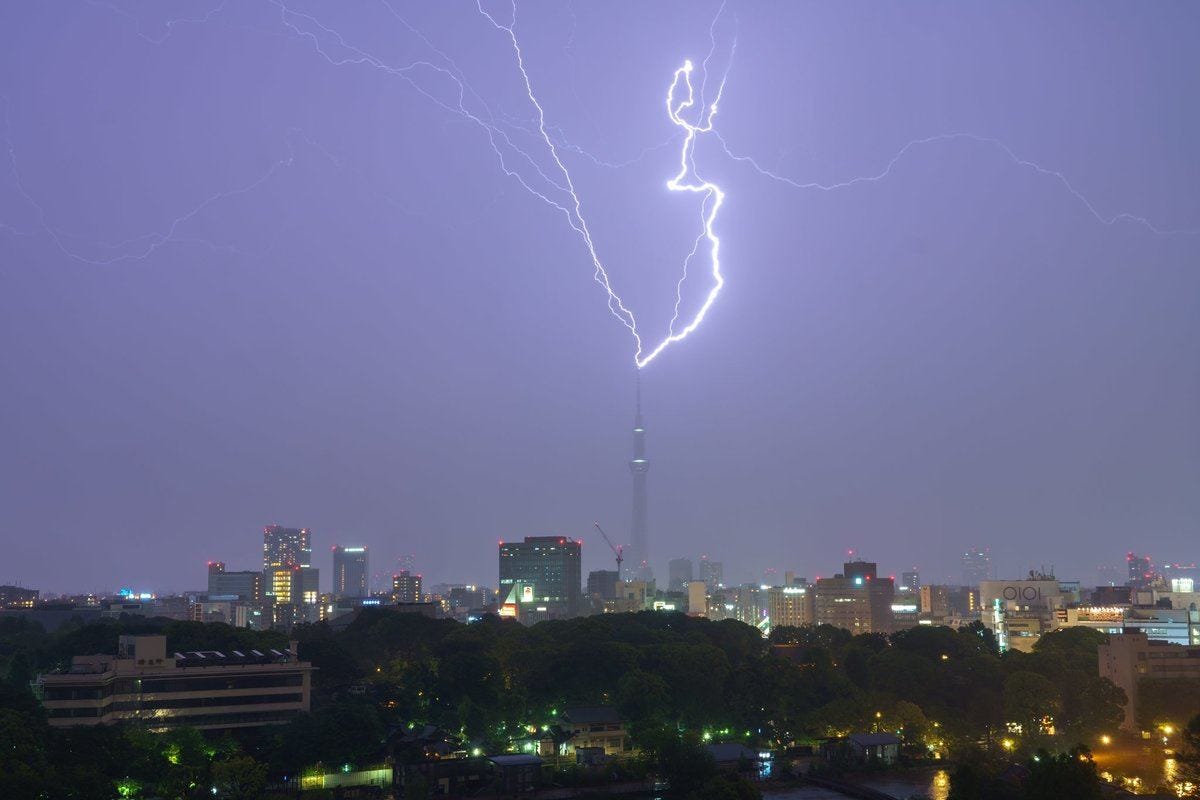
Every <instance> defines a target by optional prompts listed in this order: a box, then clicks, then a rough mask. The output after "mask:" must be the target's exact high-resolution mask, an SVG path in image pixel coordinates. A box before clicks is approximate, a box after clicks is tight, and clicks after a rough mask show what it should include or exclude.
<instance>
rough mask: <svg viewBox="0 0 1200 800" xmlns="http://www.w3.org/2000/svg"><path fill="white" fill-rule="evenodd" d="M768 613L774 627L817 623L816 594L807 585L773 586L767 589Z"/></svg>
mask: <svg viewBox="0 0 1200 800" xmlns="http://www.w3.org/2000/svg"><path fill="white" fill-rule="evenodd" d="M767 613H768V615H769V616H770V617H771V627H772V628H782V627H784V626H791V627H800V626H801V625H815V624H816V621H817V609H816V602H815V595H814V593H813V592H812V591H811V590H810V589H809V587H807V586H795V585H792V586H772V587H771V588H770V589H768V590H767Z"/></svg>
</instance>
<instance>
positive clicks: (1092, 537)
mask: <svg viewBox="0 0 1200 800" xmlns="http://www.w3.org/2000/svg"><path fill="white" fill-rule="evenodd" d="M484 9H485V10H487V11H489V12H491V13H492V14H494V15H495V17H496V19H497V20H498V21H501V22H502V23H504V24H507V23H508V21H509V20H510V19H511V9H510V6H509V5H508V3H507V2H503V1H502V2H494V1H488V0H485V3H484ZM719 9H720V5H719V3H695V2H678V3H653V4H650V3H645V2H640V1H639V2H621V3H615V2H527V1H526V0H520V1H519V2H518V5H517V16H516V26H515V33H516V36H517V38H518V40H519V42H520V46H521V50H522V55H523V59H524V64H525V67H526V69H527V71H528V74H529V79H530V81H531V84H532V86H533V90H534V93H535V94H536V96H537V99H538V100H539V101H540V104H541V106H542V108H543V109H544V111H545V119H546V125H547V127H548V130H549V132H550V137H551V138H552V140H553V141H554V142H555V143H556V145H558V146H559V152H560V154H561V157H562V160H563V163H564V164H565V165H566V166H567V167H568V168H569V170H570V174H571V177H572V179H573V181H574V184H575V186H576V189H577V192H578V195H579V197H580V199H581V201H582V209H583V213H584V216H585V217H586V218H587V220H588V223H589V225H590V229H591V231H592V234H593V236H594V239H595V244H596V248H597V250H598V252H599V253H600V255H601V257H602V258H603V259H604V261H605V264H606V265H607V267H608V268H609V273H610V275H611V277H612V281H613V284H614V287H615V288H616V289H617V291H618V292H620V293H621V296H622V297H623V298H624V300H625V301H626V303H627V304H628V305H629V306H630V308H632V309H633V310H634V312H635V313H636V314H637V315H638V320H639V324H640V325H641V326H643V330H645V331H647V332H648V333H647V334H646V335H647V336H648V337H649V338H653V339H657V338H661V337H662V336H663V335H665V333H666V331H667V326H668V323H669V321H670V319H671V314H672V307H673V305H674V300H675V298H674V287H675V282H676V281H677V280H678V278H679V275H680V268H681V264H682V261H683V258H684V256H685V255H686V254H687V252H688V250H689V249H690V248H691V246H692V243H693V240H694V237H696V235H697V234H698V233H699V212H700V204H699V198H698V196H696V195H683V194H679V193H674V192H671V191H668V189H667V188H666V182H667V180H668V179H670V178H671V177H672V176H673V175H675V174H676V173H677V172H678V170H679V158H680V147H681V145H682V137H681V135H680V129H678V128H676V127H674V126H673V125H672V124H671V121H670V120H669V118H668V116H667V113H666V108H665V98H666V91H667V87H668V85H669V84H670V80H671V76H672V72H673V71H674V70H675V69H676V68H678V67H679V66H680V65H681V64H682V63H683V60H684V59H686V58H690V59H692V60H693V61H694V62H695V63H696V64H697V68H698V69H699V66H700V64H701V62H702V61H703V60H704V59H705V57H706V55H707V54H708V53H709V50H710V47H712V46H713V43H715V48H713V53H714V55H713V58H712V60H711V63H710V74H709V91H710V95H711V91H712V89H713V88H714V85H715V83H717V82H718V81H719V79H720V77H721V75H722V74H723V73H724V72H725V69H726V67H728V68H729V71H728V82H727V84H726V86H725V91H724V95H723V97H722V101H721V105H720V111H719V114H718V115H717V117H716V119H715V134H719V135H720V138H719V139H718V138H717V136H716V135H715V134H709V135H703V136H701V137H700V139H699V140H698V141H697V145H696V150H695V162H696V167H697V169H698V170H699V172H700V173H702V174H703V176H704V177H705V178H707V179H709V180H712V181H713V182H715V183H717V184H719V185H720V186H721V188H722V189H723V190H724V192H725V194H726V198H725V204H724V206H723V208H722V209H721V212H720V216H719V217H718V219H717V222H716V226H715V228H716V232H717V234H718V235H719V236H720V237H721V243H722V245H721V246H722V249H721V262H722V268H723V272H724V274H725V277H726V279H727V283H726V285H725V288H724V290H723V292H722V294H721V295H720V297H719V298H718V299H717V301H716V303H715V304H714V305H713V306H712V308H711V310H710V312H709V314H708V316H707V318H706V320H705V321H704V323H703V325H702V326H701V327H700V328H699V329H698V330H697V331H696V332H695V333H694V334H693V335H692V336H691V337H689V338H688V339H687V340H686V341H684V342H681V343H678V344H676V345H674V346H672V347H671V348H669V349H668V350H667V351H665V352H664V354H663V355H662V356H661V357H660V358H658V359H657V360H656V361H654V362H653V363H652V364H650V365H649V366H648V367H647V368H646V369H645V370H644V371H643V373H642V378H643V389H644V395H645V401H644V406H645V413H646V421H647V429H648V439H647V443H648V451H649V458H650V462H651V470H650V474H649V486H650V526H651V541H652V555H653V564H654V566H655V569H656V572H657V573H658V575H659V577H660V578H665V577H666V561H667V559H668V558H673V557H677V556H690V557H692V558H697V557H698V556H699V555H700V554H701V553H707V554H709V555H710V556H711V557H713V558H715V559H718V560H722V561H724V562H725V565H726V571H725V574H726V580H727V582H740V581H744V580H758V579H759V578H760V577H761V576H762V572H763V570H764V568H767V567H775V568H777V569H779V571H780V574H782V572H783V570H785V569H795V570H796V571H797V574H799V575H805V576H808V577H809V578H813V577H815V576H816V575H818V574H824V575H828V574H831V573H832V572H834V571H835V570H836V569H837V568H839V565H840V561H841V559H842V556H843V555H844V551H845V549H846V548H848V547H853V548H855V549H856V550H857V551H859V553H860V554H861V555H862V556H863V557H865V558H867V559H869V560H876V561H878V562H879V563H880V568H881V570H883V571H884V572H890V573H899V572H900V571H901V570H902V569H906V568H909V567H910V566H912V565H914V564H915V565H916V566H918V567H919V568H920V570H921V572H922V576H923V577H924V578H925V580H926V581H944V580H957V579H958V577H959V575H960V572H961V571H960V568H959V565H958V551H959V550H960V548H962V547H964V546H967V545H972V544H980V545H984V544H986V545H990V546H991V549H992V553H993V556H994V563H995V565H996V568H997V571H998V572H999V573H1000V574H1001V576H1003V577H1009V576H1014V575H1018V574H1023V573H1024V572H1025V571H1027V570H1028V569H1029V568H1030V567H1037V566H1039V565H1046V566H1047V567H1049V566H1050V565H1051V564H1053V565H1055V567H1056V569H1057V572H1058V575H1059V577H1061V578H1065V579H1078V580H1082V581H1084V582H1085V583H1092V582H1094V581H1095V580H1096V568H1097V566H1098V565H1102V564H1105V565H1117V564H1120V563H1122V562H1123V556H1124V553H1125V551H1126V550H1128V549H1131V548H1133V549H1137V550H1138V551H1139V552H1149V553H1150V554H1151V555H1152V556H1153V557H1154V558H1155V559H1156V560H1167V559H1169V560H1172V561H1174V560H1188V561H1191V560H1196V559H1197V558H1200V544H1198V542H1200V535H1198V534H1200V192H1197V191H1196V186H1197V185H1198V184H1200V157H1197V142H1200V103H1198V101H1197V93H1196V81H1197V77H1196V76H1198V75H1200V49H1197V48H1196V47H1195V42H1196V41H1198V40H1200V6H1198V5H1196V4H1195V3H1185V2H1175V3H1156V4H1151V5H1147V4H1142V3H1134V2H1124V3H1114V2H1098V3H1097V2H1063V3H1054V4H1049V3H1042V4H1031V3H1008V4H1003V5H1001V4H995V3H991V4H963V3H952V2H945V3H930V2H916V3H903V4H887V5H884V4H878V5H870V4H861V3H840V2H823V3H795V2H781V3H773V4H768V3H757V2H756V3H749V2H734V0H731V1H730V2H729V4H728V5H727V6H726V7H725V9H724V12H723V13H722V14H721V15H720V17H719V18H718V17H717V15H718V10H719ZM714 19H716V24H715V25H714V24H713V23H714ZM710 33H711V39H710ZM735 37H736V43H737V45H736V52H734V53H733V55H732V59H731V58H730V50H731V47H732V44H733V41H734V39H735ZM453 76H458V78H459V79H460V80H462V81H463V82H464V84H465V89H464V92H463V100H462V102H463V106H464V108H465V109H466V110H467V111H468V112H469V113H470V114H472V115H474V116H475V117H476V119H477V120H479V121H474V120H472V119H470V118H468V117H467V116H464V115H463V114H462V113H459V112H458V110H457V105H458V102H459V99H458V86H457V85H456V82H455V79H454V77H453ZM536 124H537V110H536V109H535V108H534V106H533V104H532V103H531V102H530V100H529V97H528V96H526V94H525V89H524V85H523V82H522V79H521V73H520V71H519V69H518V65H517V59H516V55H515V53H514V50H513V48H512V46H511V42H510V41H509V40H508V38H507V34H506V33H505V32H504V31H502V30H500V29H498V28H497V27H496V26H494V25H493V24H491V23H490V22H489V21H488V19H487V18H486V17H485V16H484V15H482V14H481V13H480V11H479V10H478V9H477V8H476V6H475V5H474V3H470V2H452V3H451V2H438V3H415V4H411V5H410V4H404V3H400V2H390V3H386V2H364V3H345V2H335V1H334V0H324V1H323V2H312V1H310V0H283V2H280V1H279V0H228V1H227V2H219V1H218V0H190V1H189V2H180V1H178V0H171V1H170V2H168V1H167V0H161V1H156V2H151V1H150V0H111V2H104V1H102V0H96V1H95V2H81V1H78V0H71V1H70V2H68V1H66V0H63V1H62V2H59V1H58V0H54V1H52V2H24V3H18V2H9V3H4V4H0V553H2V554H3V555H2V556H0V583H6V582H16V583H21V584H24V585H28V586H33V587H39V588H42V589H43V590H44V591H63V590H87V589H91V590H98V589H105V588H115V587H117V586H134V587H137V588H139V589H143V590H170V589H195V588H202V587H203V586H204V580H205V579H204V575H203V571H204V566H203V565H204V562H205V561H207V560H209V559H220V560H224V561H226V562H227V563H228V564H229V567H230V568H231V569H252V568H258V567H259V566H261V529H262V526H263V525H264V524H267V523H270V522H279V523H281V524H285V525H293V526H306V527H309V528H311V529H312V530H313V532H314V552H315V557H316V563H315V565H316V566H318V567H321V568H322V572H323V575H322V579H323V584H324V585H325V586H328V584H329V580H330V579H329V577H328V571H329V568H330V561H329V555H328V552H329V548H330V547H331V546H332V545H334V544H335V543H341V544H366V545H368V546H369V547H370V548H371V557H372V568H373V571H378V572H387V571H390V570H391V569H392V567H393V565H394V563H395V558H396V557H397V556H398V555H400V554H402V553H413V554H415V555H416V563H417V566H418V569H419V570H420V571H422V572H423V573H424V574H425V575H426V580H427V581H429V582H437V581H441V580H454V581H463V582H466V581H475V582H481V583H486V584H494V583H495V581H496V541H497V540H498V539H513V538H518V537H522V536H525V535H531V534H537V533H545V532H554V533H559V534H563V535H572V536H578V537H582V538H583V539H584V540H585V543H586V544H585V550H584V553H585V555H584V569H585V571H586V570H590V569H601V568H611V558H610V557H609V555H608V551H607V549H606V548H604V547H603V545H602V543H601V542H600V540H599V537H598V536H595V535H594V531H593V530H592V522H593V520H599V521H600V522H601V524H603V525H605V527H606V528H607V529H608V530H609V531H610V532H613V533H614V538H617V539H618V540H623V541H628V526H629V516H630V476H629V471H628V468H627V465H626V461H627V460H628V458H629V457H630V448H631V434H630V429H631V427H632V422H633V394H634V372H635V369H634V362H633V343H632V339H631V337H630V335H629V333H628V331H627V330H626V329H625V328H623V327H622V325H621V324H620V323H619V322H618V321H617V320H615V319H613V317H612V316H611V315H610V314H609V312H608V310H607V308H606V307H605V300H606V298H605V294H604V291H603V290H602V289H601V288H600V287H599V286H597V284H596V283H595V282H594V281H593V276H592V272H593V267H592V264H591V261H590V257H589V255H588V252H587V250H586V248H585V247H584V245H583V243H582V242H581V239H580V237H579V235H578V234H577V233H576V232H575V231H573V230H572V229H571V227H570V226H569V225H568V222H567V218H566V217H565V216H564V214H562V213H561V212H559V211H557V210H555V209H554V208H553V207H551V206H550V205H548V204H547V203H545V202H543V201H542V200H541V199H539V198H538V197H536V196H534V195H533V194H532V193H531V192H530V191H527V190H526V189H525V188H523V187H522V184H521V182H520V181H519V180H518V178H515V177H511V176H508V175H506V174H505V171H504V169H503V168H502V166H501V164H500V162H499V160H498V158H497V155H496V152H495V151H494V150H493V145H492V143H491V142H490V140H489V137H491V141H495V142H498V145H497V146H499V147H500V148H501V150H502V152H503V153H504V155H505V164H506V165H507V166H508V168H509V169H510V170H511V171H515V172H517V174H518V177H519V178H520V180H524V181H525V182H526V183H528V184H529V185H530V186H531V187H532V188H537V187H539V186H540V187H543V188H545V189H546V190H547V191H553V192H555V193H557V194H555V195H554V196H556V197H561V196H562V195H561V191H560V190H559V189H556V188H554V187H553V186H552V185H551V184H550V183H548V182H547V181H546V180H545V179H544V178H542V176H541V175H540V174H539V172H540V173H544V174H545V175H546V176H547V177H549V178H552V179H555V180H556V181H557V182H559V183H561V182H562V179H561V174H560V173H555V171H554V170H555V169H556V166H555V164H554V162H553V160H552V159H551V158H550V154H549V152H548V148H547V147H546V146H545V143H544V142H541V141H540V139H539V138H538V136H537V128H536ZM949 134H966V135H961V136H949ZM509 141H511V143H512V145H511V146H510V145H509V144H508V143H507V142H509ZM722 141H723V142H724V146H723V145H722ZM513 147H516V148H520V149H521V151H523V152H524V153H526V154H527V155H528V156H529V157H528V158H524V157H522V156H521V155H520V154H519V153H518V152H517V151H516V150H515V149H513ZM731 154H732V155H734V156H738V157H745V156H748V157H751V158H753V159H754V163H751V162H750V161H749V160H747V159H745V158H731ZM605 164H608V166H605ZM755 165H757V168H756V166H755ZM768 173H769V174H768ZM772 175H774V176H776V177H771V176H772ZM856 178H858V179H862V180H859V181H854V179H856ZM783 179H786V181H785V180H783ZM788 181H790V182H791V183H789V182H788ZM848 182H849V183H848ZM813 184H823V185H827V186H828V185H837V186H836V188H821V187H820V186H816V185H813ZM706 270H707V262H706V261H705V253H704V252H703V251H701V253H700V254H699V255H698V256H697V258H696V259H695V260H693V261H692V262H691V265H690V277H689V280H688V281H687V282H686V283H685V284H684V290H683V296H682V305H681V308H682V312H681V313H682V314H683V315H684V316H687V315H690V314H691V313H694V311H695V310H696V309H697V308H698V306H699V303H700V301H701V299H702V298H703V295H704V293H705V292H707V291H708V288H709V285H710V284H709V280H708V275H707V272H706Z"/></svg>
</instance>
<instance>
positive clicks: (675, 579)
mask: <svg viewBox="0 0 1200 800" xmlns="http://www.w3.org/2000/svg"><path fill="white" fill-rule="evenodd" d="M693 577H694V576H693V574H692V560H691V559H690V558H673V559H671V560H670V561H668V562H667V591H669V592H681V591H684V590H685V589H686V588H687V585H688V584H689V583H691V582H692V579H693Z"/></svg>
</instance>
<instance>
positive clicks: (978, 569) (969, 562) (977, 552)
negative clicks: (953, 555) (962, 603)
mask: <svg viewBox="0 0 1200 800" xmlns="http://www.w3.org/2000/svg"><path fill="white" fill-rule="evenodd" d="M962 573H963V586H970V587H977V586H979V584H981V583H983V582H984V581H986V580H987V579H988V578H990V577H992V554H991V551H990V550H989V549H988V548H986V547H971V548H968V549H967V550H966V552H964V553H963V554H962Z"/></svg>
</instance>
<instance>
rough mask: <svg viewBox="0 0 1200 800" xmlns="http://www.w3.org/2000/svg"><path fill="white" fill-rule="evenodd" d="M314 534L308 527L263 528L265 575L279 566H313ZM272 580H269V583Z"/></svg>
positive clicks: (270, 526) (277, 526)
mask: <svg viewBox="0 0 1200 800" xmlns="http://www.w3.org/2000/svg"><path fill="white" fill-rule="evenodd" d="M311 566H312V534H311V533H310V532H309V530H308V528H285V527H283V526H282V525H268V526H266V527H265V528H263V575H264V577H265V576H266V574H267V573H268V572H269V571H270V570H272V569H275V568H277V567H311ZM269 583H270V581H269V580H268V585H269Z"/></svg>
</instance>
